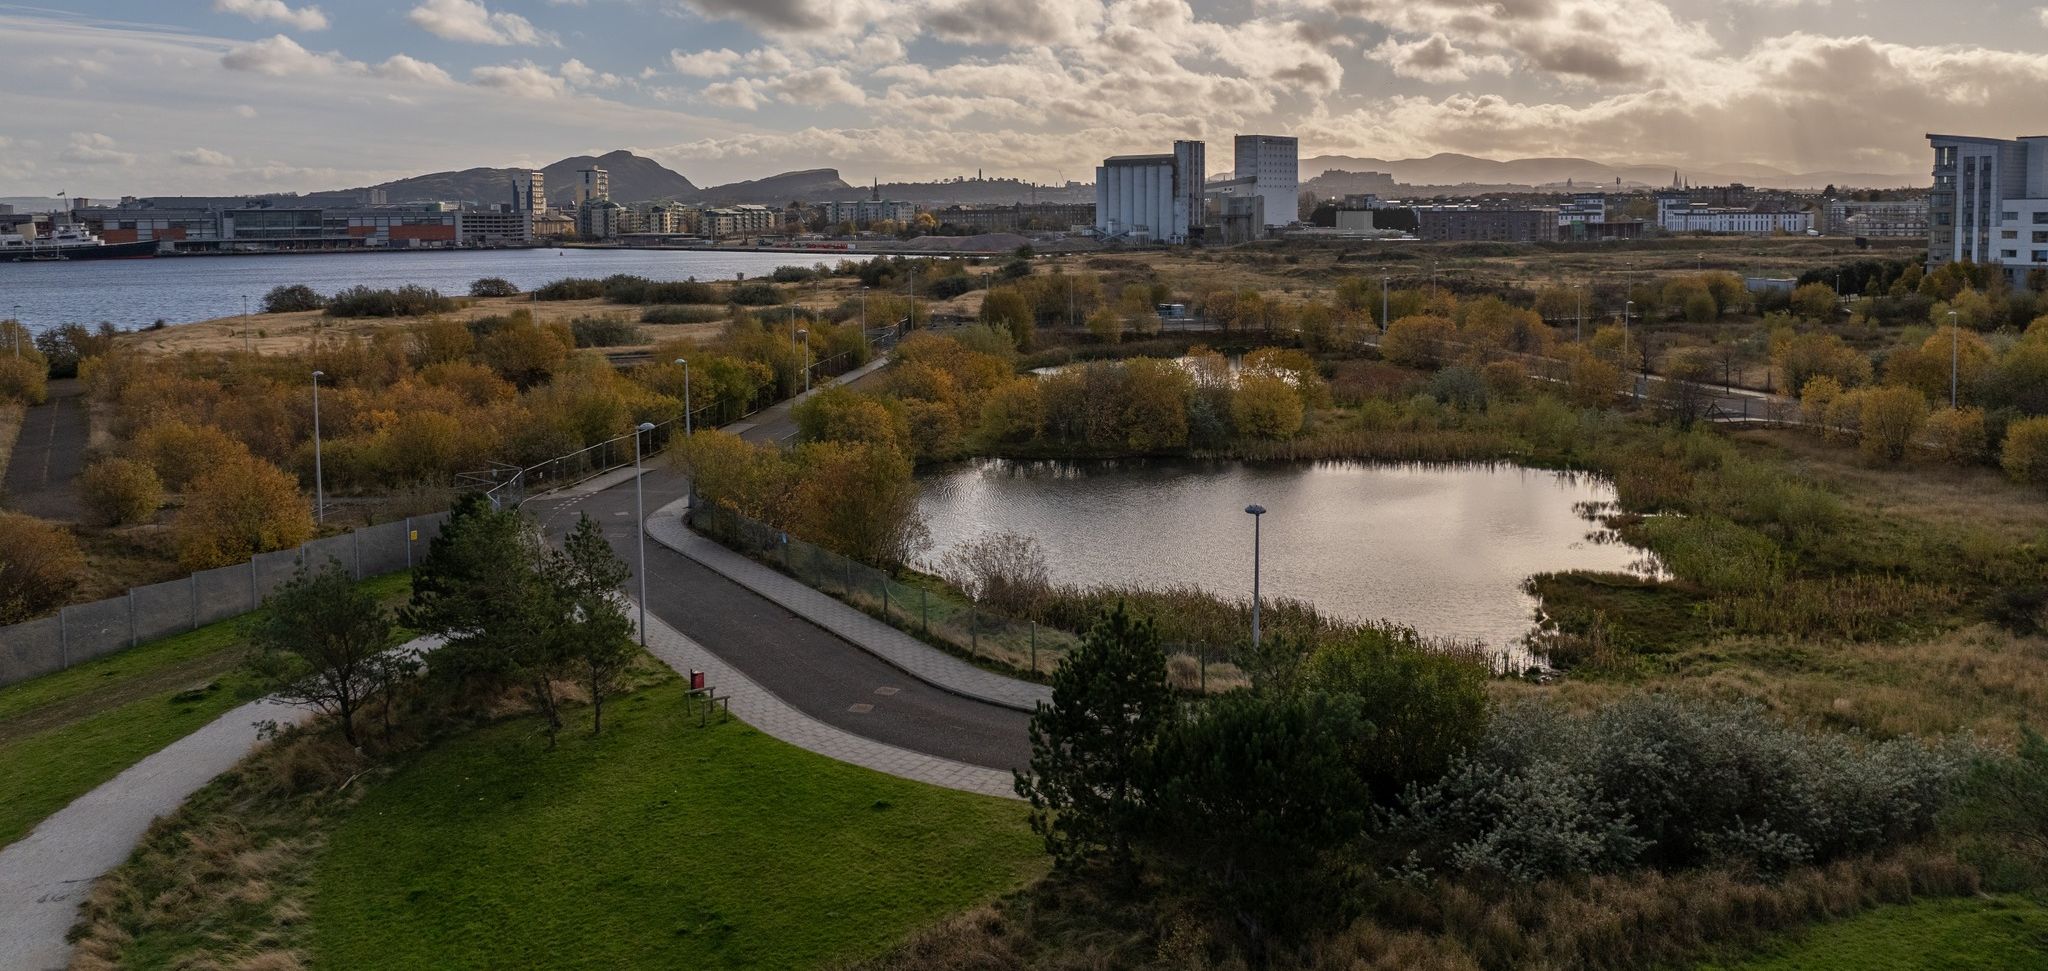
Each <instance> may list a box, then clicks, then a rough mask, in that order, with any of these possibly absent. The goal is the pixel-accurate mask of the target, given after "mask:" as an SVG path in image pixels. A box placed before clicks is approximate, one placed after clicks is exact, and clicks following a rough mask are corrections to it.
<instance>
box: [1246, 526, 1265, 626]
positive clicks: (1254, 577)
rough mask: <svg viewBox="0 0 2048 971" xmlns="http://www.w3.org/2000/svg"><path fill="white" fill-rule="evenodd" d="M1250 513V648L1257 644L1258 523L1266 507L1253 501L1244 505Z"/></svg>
mask: <svg viewBox="0 0 2048 971" xmlns="http://www.w3.org/2000/svg"><path fill="white" fill-rule="evenodd" d="M1244 511H1245V512H1248V513H1251V514H1252V649H1253V650H1257V649H1258V646H1259V524H1260V522H1262V517H1264V516H1265V515H1266V507H1264V506H1261V505H1258V504H1257V503H1253V504H1252V505H1249V506H1246V507H1244Z"/></svg>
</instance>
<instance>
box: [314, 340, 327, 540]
mask: <svg viewBox="0 0 2048 971" xmlns="http://www.w3.org/2000/svg"><path fill="white" fill-rule="evenodd" d="M323 377H326V374H325V373H324V372H321V371H315V372H313V496H314V498H315V502H314V504H313V518H314V519H315V520H316V521H317V522H319V523H320V524H322V525H326V523H327V477H326V475H325V473H324V472H323V470H322V469H321V468H320V379H321V378H323Z"/></svg>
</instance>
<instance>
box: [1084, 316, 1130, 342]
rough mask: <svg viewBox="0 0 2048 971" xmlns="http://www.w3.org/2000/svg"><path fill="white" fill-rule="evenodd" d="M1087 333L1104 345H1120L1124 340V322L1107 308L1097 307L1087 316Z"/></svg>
mask: <svg viewBox="0 0 2048 971" xmlns="http://www.w3.org/2000/svg"><path fill="white" fill-rule="evenodd" d="M1088 333H1090V334H1093V335H1095V339H1096V340H1099V341H1101V342H1103V343H1104V344H1116V343H1120V342H1122V341H1123V339H1124V320H1123V318H1122V317H1121V316H1119V315H1118V314H1117V312H1116V311H1114V310H1111V309H1110V308H1108V307H1098V308H1096V310H1095V312H1094V313H1092V314H1089V315H1088Z"/></svg>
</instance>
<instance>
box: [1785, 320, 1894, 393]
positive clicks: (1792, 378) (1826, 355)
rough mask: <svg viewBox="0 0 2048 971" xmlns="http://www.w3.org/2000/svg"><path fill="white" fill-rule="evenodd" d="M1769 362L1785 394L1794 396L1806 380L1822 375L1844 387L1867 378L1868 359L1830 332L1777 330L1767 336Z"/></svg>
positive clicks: (1868, 378) (1869, 373)
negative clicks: (1777, 332)
mask: <svg viewBox="0 0 2048 971" xmlns="http://www.w3.org/2000/svg"><path fill="white" fill-rule="evenodd" d="M1771 363H1772V365H1773V366H1775V367H1776V368H1777V369H1778V371H1779V373H1780V375H1782V377H1783V380H1784V387H1785V390H1786V393H1788V394H1792V395H1798V394H1799V393H1800V391H1801V390H1802V389H1803V388H1805V387H1806V382H1807V381H1808V380H1810V379H1812V378H1814V377H1818V376H1822V375H1825V376H1827V377H1831V378H1834V379H1835V381H1836V382H1837V383H1839V384H1841V385H1842V387H1845V388H1848V387H1853V386H1855V385H1859V384H1867V383H1869V381H1870V375H1871V367H1870V358H1867V357H1865V356H1863V354H1862V353H1860V352H1858V351H1857V350H1856V349H1855V348H1853V347H1850V346H1849V345H1848V344H1847V343H1846V342H1844V341H1843V340H1842V339H1841V338H1840V337H1838V336H1836V335H1834V334H1827V333H1821V332H1819V331H1815V332H1813V333H1807V334H1793V333H1779V334H1777V335H1774V336H1773V337H1772V338H1771Z"/></svg>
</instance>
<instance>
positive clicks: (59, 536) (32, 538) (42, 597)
mask: <svg viewBox="0 0 2048 971" xmlns="http://www.w3.org/2000/svg"><path fill="white" fill-rule="evenodd" d="M84 569H85V554H84V552H83V551H81V550H80V549H79V548H78V540H77V539H76V538H74V537H73V536H72V535H71V533H70V532H69V531H68V530H65V529H62V528H60V527H58V526H55V525H53V524H50V523H46V522H43V521H42V520H39V519H36V518H33V517H30V516H24V515H22V514H20V513H12V512H0V623H5V624H12V623H17V622H19V621H23V620H27V619H28V618H30V617H33V616H35V615H37V614H39V613H42V612H43V611H45V610H50V609H52V608H54V607H57V606H59V605H61V604H63V603H64V601H65V599H66V598H68V597H69V596H70V594H71V590H72V587H73V586H75V585H76V584H77V583H78V575H79V572H80V571H82V570H84Z"/></svg>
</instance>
